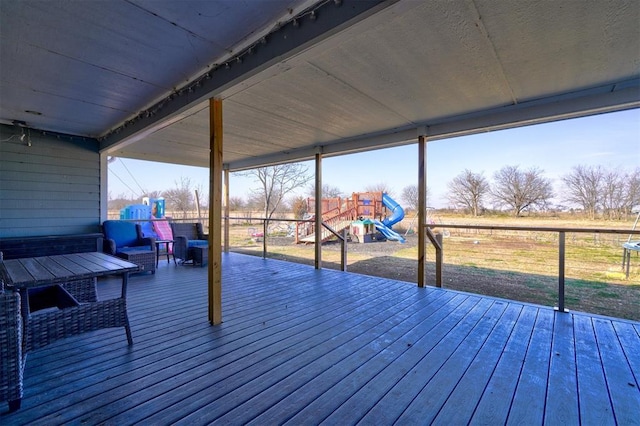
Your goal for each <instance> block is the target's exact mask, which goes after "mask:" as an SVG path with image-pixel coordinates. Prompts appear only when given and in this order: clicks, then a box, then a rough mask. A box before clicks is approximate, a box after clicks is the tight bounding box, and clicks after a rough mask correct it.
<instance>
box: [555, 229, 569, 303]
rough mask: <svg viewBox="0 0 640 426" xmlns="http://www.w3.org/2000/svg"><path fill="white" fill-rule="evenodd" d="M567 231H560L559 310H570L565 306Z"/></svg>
mask: <svg viewBox="0 0 640 426" xmlns="http://www.w3.org/2000/svg"><path fill="white" fill-rule="evenodd" d="M564 243H565V232H564V231H560V232H558V306H557V307H556V308H555V309H556V311H558V312H568V311H567V310H566V309H565V308H564V259H565V248H564V247H565V244H564Z"/></svg>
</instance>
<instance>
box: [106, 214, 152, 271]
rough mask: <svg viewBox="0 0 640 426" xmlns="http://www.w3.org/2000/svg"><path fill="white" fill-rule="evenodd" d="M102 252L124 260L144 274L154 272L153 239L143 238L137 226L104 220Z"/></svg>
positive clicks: (130, 223) (135, 224) (140, 229)
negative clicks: (138, 266)
mask: <svg viewBox="0 0 640 426" xmlns="http://www.w3.org/2000/svg"><path fill="white" fill-rule="evenodd" d="M102 230H103V232H104V236H105V239H104V252H105V253H107V254H111V255H114V256H118V257H120V258H122V259H126V260H128V261H130V262H133V263H135V264H137V265H140V266H141V267H142V270H143V271H145V272H151V273H152V274H155V272H156V243H155V241H156V240H155V238H153V237H145V236H144V235H143V234H142V228H141V227H140V225H139V224H137V223H133V222H126V221H122V220H105V221H104V223H103V224H102Z"/></svg>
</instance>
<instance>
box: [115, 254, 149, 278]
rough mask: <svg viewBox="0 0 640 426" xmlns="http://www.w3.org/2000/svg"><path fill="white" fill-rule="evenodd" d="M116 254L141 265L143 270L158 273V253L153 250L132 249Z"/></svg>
mask: <svg viewBox="0 0 640 426" xmlns="http://www.w3.org/2000/svg"><path fill="white" fill-rule="evenodd" d="M116 256H118V257H120V258H122V259H125V260H128V261H129V262H131V263H135V264H136V265H139V266H140V267H141V272H151V273H152V274H155V273H156V254H155V253H154V252H153V251H152V250H131V251H126V252H121V253H116Z"/></svg>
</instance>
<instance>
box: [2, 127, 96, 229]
mask: <svg viewBox="0 0 640 426" xmlns="http://www.w3.org/2000/svg"><path fill="white" fill-rule="evenodd" d="M21 135H22V129H21V128H19V127H13V126H6V125H0V238H1V237H23V236H41V235H66V234H78V233H91V232H99V224H100V155H99V153H98V142H97V141H96V140H93V139H89V138H87V139H84V138H72V139H71V140H70V139H69V138H67V137H60V138H58V137H57V136H55V135H46V134H43V133H42V132H39V131H34V130H31V131H30V136H29V135H27V137H25V138H24V140H21V138H20V136H21ZM28 139H30V140H31V146H28Z"/></svg>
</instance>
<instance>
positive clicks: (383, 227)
mask: <svg viewBox="0 0 640 426" xmlns="http://www.w3.org/2000/svg"><path fill="white" fill-rule="evenodd" d="M382 204H383V205H384V206H385V207H386V208H387V209H389V210H391V215H390V216H388V217H386V218H384V220H382V221H379V220H374V221H373V223H374V225H375V227H376V229H377V230H378V231H380V233H381V234H382V235H384V236H385V237H386V238H387V240H391V241H400V242H401V243H404V242H405V239H404V237H402V235H400V234H398V233H397V232H396V231H394V230H393V229H391V227H392V226H393V225H395V224H396V223H398V222H400V221H401V220H402V219H403V218H404V209H403V208H402V206H401V205H400V204H398V203H397V202H396V201H395V200H394V199H393V198H391V197H389V196H388V195H387V194H382Z"/></svg>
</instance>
